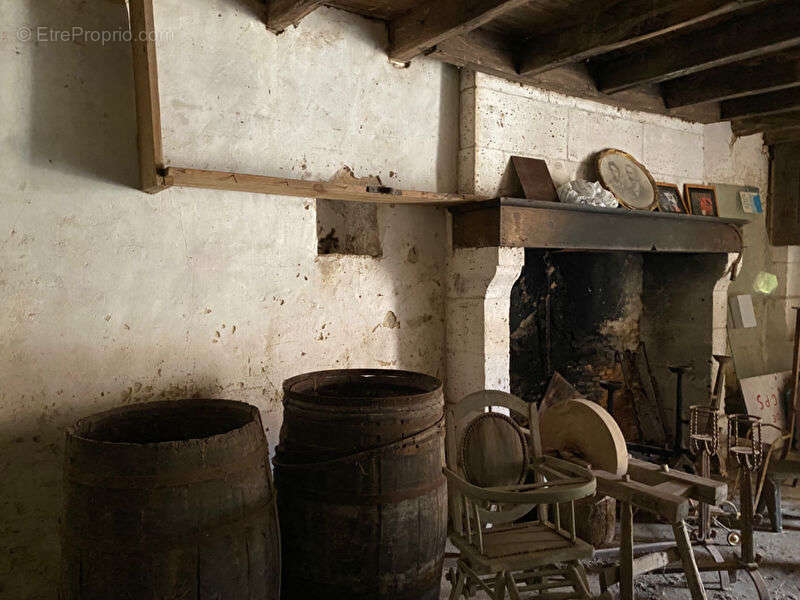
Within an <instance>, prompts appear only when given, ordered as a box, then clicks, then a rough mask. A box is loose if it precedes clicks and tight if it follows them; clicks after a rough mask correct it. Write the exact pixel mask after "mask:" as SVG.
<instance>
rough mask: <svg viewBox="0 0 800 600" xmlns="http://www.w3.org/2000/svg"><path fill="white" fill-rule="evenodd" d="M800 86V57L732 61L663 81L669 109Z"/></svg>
mask: <svg viewBox="0 0 800 600" xmlns="http://www.w3.org/2000/svg"><path fill="white" fill-rule="evenodd" d="M795 86H800V57H798V58H793V59H787V58H785V57H784V56H783V55H780V54H779V55H776V56H770V57H766V58H764V59H762V60H759V61H757V62H753V63H748V64H732V65H725V66H724V67H717V68H716V69H709V70H708V71H701V72H700V73H695V74H694V75H687V76H686V77H679V78H678V79H672V80H670V81H665V82H664V83H662V84H661V92H662V94H663V96H664V103H665V104H666V105H667V106H668V107H670V108H677V107H679V106H689V105H691V104H699V103H701V102H716V101H719V100H728V99H730V98H739V97H742V96H749V95H751V94H763V93H767V92H775V91H778V90H782V89H786V88H790V87H795Z"/></svg>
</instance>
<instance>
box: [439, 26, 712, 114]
mask: <svg viewBox="0 0 800 600" xmlns="http://www.w3.org/2000/svg"><path fill="white" fill-rule="evenodd" d="M429 56H430V57H431V58H435V59H437V60H441V61H443V62H446V63H450V64H452V65H455V66H457V67H465V68H468V69H472V70H474V71H479V72H481V73H487V74H489V75H493V76H495V77H502V78H504V79H508V80H511V81H515V82H518V83H522V84H526V85H531V86H535V87H538V88H541V89H545V90H550V91H554V92H558V93H560V94H565V95H568V96H574V97H578V98H587V99H590V100H594V101H596V102H601V103H604V104H609V105H612V106H617V107H621V108H627V109H629V110H639V111H646V112H654V113H659V114H669V115H671V116H674V117H678V118H681V119H687V120H690V121H697V122H701V123H714V122H717V121H719V107H718V105H717V104H712V105H707V104H704V105H700V106H690V107H688V108H681V109H677V110H668V109H666V108H665V107H664V103H663V102H662V100H661V96H660V94H659V92H658V89H657V88H655V87H651V88H636V89H634V90H628V91H625V92H622V93H621V94H615V95H614V96H607V95H605V94H601V93H600V92H598V91H597V88H596V87H595V85H594V82H593V81H592V78H591V77H590V76H589V73H588V72H587V70H586V66H585V65H584V64H583V63H576V64H570V65H566V66H564V67H558V68H556V69H551V70H550V71H547V72H545V73H540V74H538V75H531V76H526V75H520V74H519V73H517V71H516V69H515V67H514V47H513V46H512V45H511V44H510V43H509V41H508V39H506V38H505V37H503V36H500V35H497V34H494V33H491V32H488V31H486V30H483V29H478V30H475V31H472V32H470V33H467V34H464V35H459V36H456V37H452V38H449V39H447V40H445V41H444V42H442V43H440V44H438V45H437V46H436V48H434V49H433V51H432V52H431V53H430V54H429Z"/></svg>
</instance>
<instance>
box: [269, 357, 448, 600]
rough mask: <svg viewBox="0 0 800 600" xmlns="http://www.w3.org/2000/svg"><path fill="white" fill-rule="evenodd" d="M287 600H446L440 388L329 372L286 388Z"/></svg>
mask: <svg viewBox="0 0 800 600" xmlns="http://www.w3.org/2000/svg"><path fill="white" fill-rule="evenodd" d="M283 391H284V417H283V427H282V428H281V438H280V444H279V446H278V448H277V450H276V456H275V460H274V464H275V486H276V489H277V493H278V513H279V515H280V520H281V540H282V564H283V579H282V580H283V596H282V597H283V598H284V600H308V599H309V598H325V599H326V600H345V599H346V600H367V599H369V600H438V598H439V587H440V582H441V573H442V562H443V560H444V546H445V540H446V537H447V487H446V483H445V480H444V477H443V475H442V464H443V457H444V444H443V438H444V428H443V418H444V417H443V413H444V400H443V396H442V386H441V382H439V380H438V379H436V378H434V377H430V376H428V375H422V374H419V373H411V372H407V371H391V370H379V369H358V370H342V371H321V372H317V373H309V374H306V375H300V376H298V377H294V378H292V379H288V380H287V381H285V382H284V384H283Z"/></svg>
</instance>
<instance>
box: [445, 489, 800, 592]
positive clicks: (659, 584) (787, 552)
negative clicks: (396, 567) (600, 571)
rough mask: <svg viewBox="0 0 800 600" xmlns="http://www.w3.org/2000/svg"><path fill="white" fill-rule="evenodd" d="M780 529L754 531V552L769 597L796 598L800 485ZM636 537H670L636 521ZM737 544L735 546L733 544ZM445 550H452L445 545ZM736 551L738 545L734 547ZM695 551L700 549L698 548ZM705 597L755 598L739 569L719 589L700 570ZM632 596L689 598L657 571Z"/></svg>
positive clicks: (681, 581)
mask: <svg viewBox="0 0 800 600" xmlns="http://www.w3.org/2000/svg"><path fill="white" fill-rule="evenodd" d="M783 510H784V523H783V525H784V533H782V534H778V533H770V532H766V531H757V532H756V534H755V541H756V552H757V553H758V554H760V555H761V556H762V557H763V558H762V562H761V572H762V574H763V575H764V579H765V580H766V582H767V587H768V588H769V591H770V594H771V597H772V600H800V488H799V489H796V490H787V491H786V493H785V496H784V507H783ZM635 535H636V539H637V541H638V540H647V541H660V540H664V541H667V540H669V539H670V536H671V530H670V529H669V528H668V527H666V526H663V525H652V524H645V525H640V524H637V525H636V534H635ZM737 548H738V547H737ZM719 549H720V551H721V552H722V554H723V556H727V555H728V554H729V553H730V551H731V547H730V546H727V545H723V546H719ZM448 551H455V549H454V548H452V547H448ZM737 551H738V549H737ZM698 552H703V551H702V550H699V551H698ZM454 565H455V559H447V560H445V572H446V571H447V569H449V568H450V567H451V566H454ZM589 579H590V583H591V585H592V589H593V591H594V592H595V593H599V591H600V588H599V585H598V582H597V577H596V576H592V575H590V578H589ZM703 581H704V582H705V586H706V594H707V596H708V600H751V599H753V600H757V599H758V595H757V594H756V591H755V588H754V587H753V584H752V582H751V580H750V578H749V577H748V576H747V575H746V574H745V573H741V574H740V575H739V577H738V578H737V581H736V583H732V584H731V585H730V587H729V588H728V589H727V590H725V591H723V590H721V589H720V586H719V580H718V578H717V577H716V576H715V575H713V574H711V573H705V574H703ZM449 594H450V583H449V582H448V581H446V580H445V579H444V578H443V579H442V592H441V595H440V598H441V600H446V599H447V598H448V597H449ZM636 597H637V598H638V599H641V600H657V599H662V598H665V599H669V600H673V599H674V600H691V596H690V594H689V590H688V589H687V587H686V580H685V578H684V576H683V575H680V574H677V575H676V574H666V575H658V574H652V575H647V576H643V577H640V578H637V580H636ZM487 598H488V596H486V595H485V594H483V593H479V594H478V595H476V599H478V600H485V599H487Z"/></svg>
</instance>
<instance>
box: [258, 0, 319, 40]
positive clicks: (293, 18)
mask: <svg viewBox="0 0 800 600" xmlns="http://www.w3.org/2000/svg"><path fill="white" fill-rule="evenodd" d="M320 6H322V0H267V6H266V19H265V22H266V25H267V29H269V30H270V31H272V32H274V33H280V32H281V31H283V30H285V29H287V28H288V27H290V26H292V25H297V24H298V23H299V22H300V21H301V20H302V19H303V17H305V16H306V15H308V14H309V13H311V12H313V11H315V10H316V9H317V8H319V7H320Z"/></svg>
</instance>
